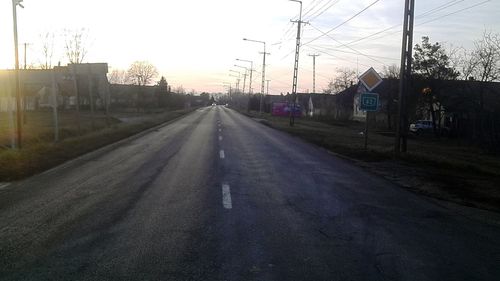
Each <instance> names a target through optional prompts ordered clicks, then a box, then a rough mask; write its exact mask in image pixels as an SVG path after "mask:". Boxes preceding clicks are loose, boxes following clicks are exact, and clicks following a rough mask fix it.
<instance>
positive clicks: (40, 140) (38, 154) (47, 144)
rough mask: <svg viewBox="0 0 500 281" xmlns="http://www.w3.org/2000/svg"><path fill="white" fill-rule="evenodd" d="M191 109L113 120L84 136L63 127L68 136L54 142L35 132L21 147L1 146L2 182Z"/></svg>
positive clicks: (112, 141)
mask: <svg viewBox="0 0 500 281" xmlns="http://www.w3.org/2000/svg"><path fill="white" fill-rule="evenodd" d="M191 111H192V110H178V111H171V112H165V113H161V114H151V115H150V116H149V118H147V119H144V120H143V121H142V122H140V123H130V124H129V123H119V121H117V120H114V121H113V125H112V126H111V127H109V128H102V127H101V128H99V129H97V130H96V131H90V130H89V128H86V129H85V130H84V132H85V134H84V135H82V136H78V135H75V129H74V128H70V129H66V131H63V130H64V129H63V130H61V133H62V134H63V135H64V136H65V137H64V138H63V140H62V141H59V142H57V143H54V142H53V141H52V139H51V137H48V139H47V137H46V136H44V135H43V133H44V132H43V130H40V131H38V132H39V133H40V134H41V135H40V136H36V135H34V134H32V135H31V136H30V138H28V140H27V141H26V144H25V145H24V146H23V149H21V150H13V149H7V148H3V149H0V167H1V169H0V181H11V180H19V179H22V178H25V177H28V176H31V175H34V174H36V173H39V172H42V171H45V170H47V169H50V168H52V167H54V166H57V165H59V164H62V163H64V162H66V161H68V160H71V159H73V158H75V157H78V156H80V155H83V154H85V153H88V152H90V151H93V150H95V149H98V148H100V147H103V146H105V145H108V144H111V143H114V142H116V141H119V140H121V139H124V138H126V137H129V136H132V135H134V134H137V133H139V132H141V131H143V130H146V129H148V128H151V127H154V126H156V125H159V124H161V123H164V122H167V121H170V120H173V119H175V118H178V117H180V116H182V115H185V114H187V113H189V112H191Z"/></svg>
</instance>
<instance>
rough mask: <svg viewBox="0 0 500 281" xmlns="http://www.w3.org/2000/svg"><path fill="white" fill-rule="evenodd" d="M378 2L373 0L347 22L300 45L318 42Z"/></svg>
mask: <svg viewBox="0 0 500 281" xmlns="http://www.w3.org/2000/svg"><path fill="white" fill-rule="evenodd" d="M379 1H380V0H375V1H374V2H373V3H371V4H370V5H368V6H366V7H365V8H363V9H362V10H361V11H359V12H357V13H356V14H354V15H353V16H352V17H350V18H348V19H347V20H345V21H343V22H342V23H340V24H338V25H336V26H335V27H333V28H332V29H330V30H328V31H327V32H325V34H322V35H320V36H318V37H316V38H314V39H312V40H311V41H309V42H307V43H304V44H302V45H303V46H304V45H307V44H310V43H312V42H314V41H316V40H318V39H319V38H321V37H323V36H325V35H326V34H328V33H330V32H332V31H334V30H335V29H337V28H339V27H341V26H342V25H344V24H346V23H348V22H349V21H351V20H353V19H354V18H355V17H357V16H359V15H360V14H362V13H363V12H364V11H366V10H368V9H369V8H370V7H371V6H373V5H375V4H376V3H377V2H379Z"/></svg>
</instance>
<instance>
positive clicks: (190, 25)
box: [0, 0, 500, 94]
mask: <svg viewBox="0 0 500 281" xmlns="http://www.w3.org/2000/svg"><path fill="white" fill-rule="evenodd" d="M374 2H375V4H373V5H371V4H372V3H374ZM415 2H416V4H415V5H416V9H415V30H414V42H415V43H418V42H420V38H421V37H422V36H425V35H427V36H430V39H431V41H432V42H435V41H438V42H442V43H443V44H444V45H445V46H447V47H448V46H450V45H453V46H463V47H466V48H470V47H472V45H473V41H474V40H477V39H479V38H480V37H481V34H482V33H483V31H484V30H491V31H494V32H500V16H499V15H500V0H490V1H485V0H454V1H450V0H416V1H415ZM23 5H24V6H25V8H24V9H20V8H19V9H18V25H19V26H18V30H19V43H20V44H22V43H24V42H27V43H29V45H28V48H27V56H28V58H27V62H28V64H35V65H36V64H39V62H40V60H41V57H42V55H41V50H40V45H41V41H42V40H41V39H40V35H41V34H43V33H46V32H53V33H54V34H55V41H54V44H55V48H56V52H55V54H54V59H53V63H54V64H57V62H58V61H60V62H61V64H63V65H65V64H66V63H67V60H66V58H65V57H64V52H63V46H64V38H63V35H62V34H63V30H64V29H81V28H85V29H86V30H88V39H87V40H86V41H87V44H88V50H89V51H88V56H87V58H86V60H85V61H86V62H107V63H108V64H109V66H110V71H111V69H127V68H128V66H129V65H130V64H131V63H132V62H133V61H136V60H147V61H150V62H151V63H153V64H154V65H156V67H157V68H158V70H159V72H160V74H161V75H163V76H165V77H166V78H167V81H168V82H169V83H170V84H172V85H173V86H179V85H182V86H183V87H184V88H185V89H187V90H190V89H195V90H196V91H199V92H201V91H210V92H219V91H223V87H222V83H223V82H228V83H234V82H235V78H234V77H230V76H229V73H230V72H229V70H230V69H234V70H242V69H240V68H236V67H234V66H233V65H234V64H240V65H242V66H246V64H245V63H242V62H237V61H236V60H235V59H236V58H241V59H248V60H253V61H254V68H255V69H256V70H257V71H259V73H254V79H253V85H252V87H253V88H254V92H257V91H259V90H260V83H261V76H260V75H261V74H260V71H261V68H262V55H260V54H259V52H261V51H262V44H258V43H251V42H245V41H243V40H242V38H244V37H247V38H250V39H255V40H261V41H266V42H267V47H268V50H267V51H268V52H270V53H271V55H270V56H268V57H267V62H266V64H267V69H266V79H269V80H271V81H270V87H269V92H270V94H279V93H280V92H284V93H286V92H289V91H291V82H292V75H293V64H294V54H293V53H294V50H295V36H296V32H297V29H296V28H297V25H296V24H295V25H292V23H290V19H296V18H297V15H298V11H299V4H298V3H294V2H290V1H286V0H246V1H244V0H213V1H206V0H168V1H160V0H156V1H155V0H141V1H131V0H130V1H129V0H107V1H102V0H100V1H99V0H85V1H84V0H25V1H24V2H23ZM369 5H371V6H370V7H369V8H368V9H366V10H365V11H364V12H362V13H361V14H359V15H358V16H356V17H354V18H353V19H352V20H350V21H348V22H347V23H345V24H343V25H341V26H340V27H338V28H336V29H334V30H333V31H332V32H331V33H329V35H330V36H323V37H321V38H319V39H317V40H315V41H312V42H310V43H309V44H304V45H303V46H302V47H301V53H300V69H299V85H298V90H299V91H301V92H305V91H308V90H309V91H312V68H313V67H312V58H311V57H310V56H308V54H313V53H318V54H320V56H319V57H317V61H316V74H317V76H316V79H317V82H316V84H317V85H316V87H317V91H319V90H321V89H324V88H325V87H326V85H327V83H328V80H329V79H331V78H333V77H334V75H335V69H336V68H337V67H350V68H353V69H359V72H363V71H364V70H365V69H367V68H368V67H370V66H373V67H374V68H375V69H376V70H378V71H382V69H383V66H384V65H391V64H399V56H400V52H401V30H402V24H401V23H402V20H403V16H402V14H403V5H404V0H378V1H377V0H304V1H303V11H304V12H303V13H304V20H306V21H309V23H310V24H309V25H306V26H304V28H303V34H302V43H307V42H309V41H311V40H313V39H316V38H317V37H318V36H319V35H321V33H320V31H322V32H327V31H329V30H331V29H333V28H334V27H336V26H337V25H339V24H341V23H343V22H344V21H346V20H348V19H350V18H351V17H353V16H354V15H355V14H356V13H358V12H360V11H362V10H363V9H364V8H366V7H367V6H369ZM473 6H475V7H473ZM0 19H1V21H2V22H1V24H0V38H1V39H0V42H1V44H0V68H12V67H13V65H14V60H13V52H14V51H13V33H12V6H11V1H9V0H0ZM390 27H394V28H392V29H389V30H387V31H385V32H383V33H380V34H378V35H376V36H372V37H369V38H367V39H365V40H361V41H358V42H355V43H353V44H349V43H351V42H352V41H355V40H359V39H362V38H364V37H366V36H369V35H371V34H373V33H375V32H379V31H382V30H385V29H388V28H390ZM346 45H348V47H347V46H346ZM20 54H21V56H20V61H21V64H23V63H24V62H23V58H22V54H23V47H21V48H20ZM242 80H243V79H242ZM242 83H243V81H242V82H241V84H242ZM247 85H248V81H247Z"/></svg>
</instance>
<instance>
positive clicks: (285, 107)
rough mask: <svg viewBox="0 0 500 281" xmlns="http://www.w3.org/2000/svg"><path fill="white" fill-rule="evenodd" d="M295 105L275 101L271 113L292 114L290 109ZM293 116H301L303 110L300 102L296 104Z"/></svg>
mask: <svg viewBox="0 0 500 281" xmlns="http://www.w3.org/2000/svg"><path fill="white" fill-rule="evenodd" d="M292 107H293V104H290V105H289V104H288V103H287V102H273V105H272V108H271V115H273V116H290V110H291V108H292ZM293 116H295V117H301V116H302V110H301V108H300V104H296V105H295V109H294V110H293Z"/></svg>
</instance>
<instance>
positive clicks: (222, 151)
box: [219, 149, 225, 159]
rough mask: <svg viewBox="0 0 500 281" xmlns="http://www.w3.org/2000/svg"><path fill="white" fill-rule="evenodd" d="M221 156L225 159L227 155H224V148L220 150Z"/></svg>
mask: <svg viewBox="0 0 500 281" xmlns="http://www.w3.org/2000/svg"><path fill="white" fill-rule="evenodd" d="M219 156H220V159H224V157H225V155H224V150H222V149H221V150H220V151H219Z"/></svg>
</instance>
